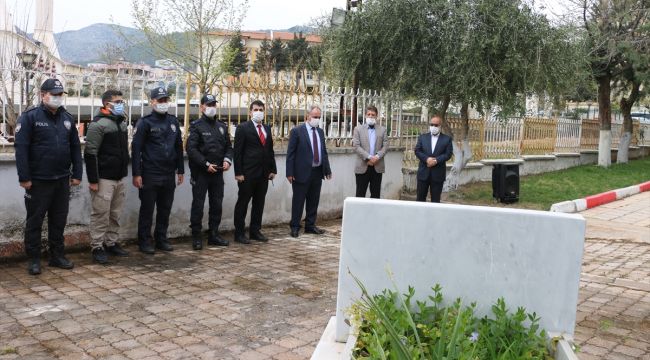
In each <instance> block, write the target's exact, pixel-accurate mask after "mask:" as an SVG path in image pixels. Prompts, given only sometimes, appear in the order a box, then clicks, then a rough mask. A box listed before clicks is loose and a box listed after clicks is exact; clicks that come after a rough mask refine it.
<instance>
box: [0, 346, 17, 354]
mask: <svg viewBox="0 0 650 360" xmlns="http://www.w3.org/2000/svg"><path fill="white" fill-rule="evenodd" d="M9 354H18V351H17V350H16V349H14V348H12V347H5V348H0V355H9Z"/></svg>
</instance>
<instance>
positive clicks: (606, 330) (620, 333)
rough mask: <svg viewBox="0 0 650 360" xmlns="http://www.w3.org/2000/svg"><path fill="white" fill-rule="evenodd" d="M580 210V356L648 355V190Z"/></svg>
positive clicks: (649, 332) (649, 211)
mask: <svg viewBox="0 0 650 360" xmlns="http://www.w3.org/2000/svg"><path fill="white" fill-rule="evenodd" d="M582 215H583V216H584V217H585V218H586V219H587V239H586V242H585V253H584V258H583V265H582V276H581V281H580V297H579V300H578V317H577V320H578V325H577V327H576V334H575V339H576V342H577V343H578V344H579V345H580V348H581V349H580V350H581V352H580V354H579V356H580V359H587V360H588V359H646V360H648V359H650V192H645V193H641V194H638V195H634V196H632V197H629V198H626V199H623V200H619V201H615V202H612V203H609V204H605V205H602V206H599V207H596V208H593V209H590V210H587V211H583V212H582Z"/></svg>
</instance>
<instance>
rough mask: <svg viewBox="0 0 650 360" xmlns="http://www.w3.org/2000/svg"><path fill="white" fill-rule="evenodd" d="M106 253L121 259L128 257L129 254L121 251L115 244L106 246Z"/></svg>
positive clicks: (118, 245)
mask: <svg viewBox="0 0 650 360" xmlns="http://www.w3.org/2000/svg"><path fill="white" fill-rule="evenodd" d="M106 252H107V253H109V254H110V255H113V256H122V257H124V256H129V252H128V251H126V250H124V249H122V247H121V246H120V244H117V243H116V244H115V245H113V246H107V247H106Z"/></svg>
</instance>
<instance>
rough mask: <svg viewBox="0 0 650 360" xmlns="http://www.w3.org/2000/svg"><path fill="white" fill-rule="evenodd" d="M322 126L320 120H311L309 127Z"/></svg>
mask: <svg viewBox="0 0 650 360" xmlns="http://www.w3.org/2000/svg"><path fill="white" fill-rule="evenodd" d="M318 125H320V118H311V119H309V126H311V127H318Z"/></svg>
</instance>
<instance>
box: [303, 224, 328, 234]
mask: <svg viewBox="0 0 650 360" xmlns="http://www.w3.org/2000/svg"><path fill="white" fill-rule="evenodd" d="M305 233H307V234H316V235H322V234H325V230H323V229H320V228H317V227H316V226H314V227H311V228H305Z"/></svg>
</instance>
